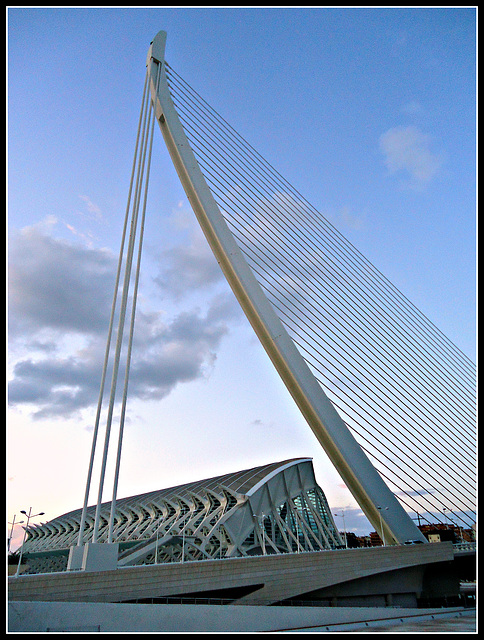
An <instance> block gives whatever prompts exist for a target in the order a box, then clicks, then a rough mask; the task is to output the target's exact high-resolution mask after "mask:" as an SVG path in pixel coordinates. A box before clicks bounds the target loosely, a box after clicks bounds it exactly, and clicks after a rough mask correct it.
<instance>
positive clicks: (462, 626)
mask: <svg viewBox="0 0 484 640" xmlns="http://www.w3.org/2000/svg"><path fill="white" fill-rule="evenodd" d="M345 626H346V629H340V631H342V632H345V631H346V632H347V631H349V629H348V626H347V625H345ZM476 628H477V624H476V610H475V609H468V610H466V611H463V612H462V614H461V615H460V616H459V617H456V618H448V617H439V618H436V619H434V620H410V621H405V620H404V621H403V622H401V621H400V619H395V620H392V621H385V622H382V623H379V624H372V623H369V624H368V626H366V625H364V626H363V625H359V626H358V627H357V626H356V625H354V626H353V628H352V629H351V632H352V633H355V632H356V633H358V632H359V633H388V632H390V633H409V632H412V631H413V632H415V633H473V632H474V633H475V632H476ZM332 631H338V629H332Z"/></svg>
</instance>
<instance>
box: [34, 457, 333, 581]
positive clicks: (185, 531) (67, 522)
mask: <svg viewBox="0 0 484 640" xmlns="http://www.w3.org/2000/svg"><path fill="white" fill-rule="evenodd" d="M110 510H111V503H110V502H108V503H105V504H103V505H102V508H101V522H100V525H99V537H98V542H105V541H106V540H107V532H108V521H109V515H110ZM94 516H95V507H93V506H92V507H89V508H88V510H87V518H86V523H85V530H84V535H83V542H90V541H91V538H92V531H93V527H94ZM80 520H81V509H78V510H76V511H71V512H69V513H66V514H64V515H62V516H59V517H57V518H54V519H53V520H51V521H50V522H46V523H44V524H40V525H36V526H34V525H33V526H32V527H31V528H29V530H28V539H27V541H26V543H25V547H24V552H23V553H24V558H25V561H26V563H27V565H28V569H27V570H28V572H29V573H44V572H52V571H64V570H66V568H67V559H68V555H69V549H70V547H71V546H74V545H76V544H77V542H78V537H79V527H80ZM113 542H117V543H119V558H118V566H131V565H141V564H153V563H167V562H180V561H193V560H203V559H211V558H212V559H214V558H228V557H242V556H251V555H266V554H284V553H291V552H297V551H318V550H325V549H335V548H341V547H342V546H343V545H344V542H343V540H342V538H341V536H340V534H339V533H338V531H337V529H336V526H335V523H334V521H333V517H332V515H331V512H330V509H329V505H328V502H327V500H326V497H325V495H324V493H323V491H322V489H321V488H320V487H319V486H318V484H317V483H316V479H315V477H314V470H313V465H312V461H311V459H308V458H297V459H294V460H286V461H283V462H277V463H272V464H268V465H264V466H261V467H256V468H253V469H248V470H245V471H238V472H235V473H230V474H226V475H223V476H218V477H216V478H210V479H208V480H201V481H199V482H191V483H188V484H184V485H181V486H178V487H172V488H169V489H161V490H158V491H152V492H149V493H144V494H141V495H137V496H132V497H129V498H123V499H119V500H117V502H116V513H115V523H114V529H113Z"/></svg>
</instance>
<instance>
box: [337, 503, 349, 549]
mask: <svg viewBox="0 0 484 640" xmlns="http://www.w3.org/2000/svg"><path fill="white" fill-rule="evenodd" d="M341 511H342V513H335V514H334V515H335V516H341V517H342V518H343V531H344V534H345V547H346V549H347V548H348V536H347V535H346V524H345V510H344V509H342V510H341Z"/></svg>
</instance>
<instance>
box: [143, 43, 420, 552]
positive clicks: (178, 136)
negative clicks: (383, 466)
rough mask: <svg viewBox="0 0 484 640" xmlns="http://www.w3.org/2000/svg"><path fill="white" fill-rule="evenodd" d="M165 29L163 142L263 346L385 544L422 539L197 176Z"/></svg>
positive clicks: (156, 64)
mask: <svg viewBox="0 0 484 640" xmlns="http://www.w3.org/2000/svg"><path fill="white" fill-rule="evenodd" d="M165 44H166V32H164V31H160V32H159V33H158V34H157V35H156V37H155V39H154V40H153V42H152V43H151V46H150V48H149V51H148V56H147V67H148V78H149V85H150V91H151V99H152V102H153V107H154V111H155V118H156V121H157V122H158V124H159V126H160V128H161V131H162V134H163V137H164V140H165V143H166V146H167V148H168V151H169V153H170V156H171V158H172V161H173V164H174V166H175V168H176V171H177V173H178V176H179V178H180V181H181V183H182V186H183V188H184V190H185V193H186V195H187V197H188V199H189V201H190V204H191V206H192V209H193V211H194V213H195V215H196V217H197V219H198V222H199V224H200V226H201V228H202V230H203V232H204V234H205V237H206V239H207V241H208V243H209V245H210V247H211V249H212V251H213V253H214V255H215V257H216V259H217V261H218V263H219V264H220V267H221V268H222V271H223V273H224V275H225V278H226V279H227V281H228V283H229V285H230V287H231V288H232V290H233V292H234V294H235V296H236V298H237V300H238V301H239V303H240V305H241V307H242V309H243V310H244V312H245V314H246V316H247V318H248V320H249V321H250V323H251V325H252V327H253V329H254V331H255V333H256V335H257V336H258V338H259V340H260V342H261V344H262V345H263V347H264V349H265V350H266V352H267V354H268V355H269V357H270V359H271V361H272V363H273V364H274V366H275V368H276V370H277V371H278V373H279V375H280V376H281V378H282V380H283V382H284V383H285V385H286V387H287V389H288V390H289V392H290V393H291V395H292V397H293V399H294V400H295V402H296V404H297V406H298V407H299V409H300V411H301V413H302V414H303V416H304V418H305V419H306V421H307V422H308V424H309V426H310V427H311V429H312V431H313V432H314V434H315V436H316V438H317V439H318V441H319V442H320V444H321V446H322V447H323V449H324V450H325V451H326V453H327V455H328V457H329V458H330V460H331V461H332V463H333V464H334V466H335V467H336V469H337V471H338V472H339V474H340V476H341V477H342V479H343V481H344V482H345V484H346V486H347V487H348V489H349V490H350V491H351V493H352V494H353V496H354V498H355V499H356V501H357V502H358V504H359V505H360V507H361V509H362V510H363V512H364V513H365V515H366V517H367V518H368V519H369V521H370V522H371V524H372V525H373V526H374V527H375V530H376V531H378V532H379V534H380V536H381V537H382V539H384V540H385V542H386V543H387V544H403V543H404V542H406V541H407V540H421V541H422V542H425V541H426V539H425V537H424V536H423V534H422V533H421V532H420V531H419V529H418V528H417V526H416V525H415V524H414V522H413V521H412V519H411V518H410V516H409V515H408V514H407V512H406V511H405V510H404V508H403V507H402V505H401V504H400V502H399V501H398V500H397V498H396V497H395V495H394V494H393V492H392V491H391V490H390V489H389V488H388V486H387V485H386V483H385V482H384V481H383V479H382V478H381V476H380V475H379V473H378V472H377V470H376V469H375V467H374V466H373V465H372V463H371V462H370V460H369V459H368V457H367V456H366V454H365V453H364V452H363V450H362V449H361V447H360V445H359V444H358V442H357V441H356V440H355V438H354V437H353V435H352V434H351V432H350V431H349V429H348V427H347V426H346V424H345V423H344V421H343V420H342V418H341V417H340V415H339V413H338V412H337V411H336V409H335V408H334V406H333V404H332V403H331V401H330V400H329V398H328V397H327V396H326V394H325V392H324V391H323V389H322V388H321V385H320V384H319V383H318V381H317V380H316V378H315V377H314V375H313V373H312V372H311V370H310V369H309V367H308V365H307V363H306V362H305V360H304V358H303V357H302V356H301V354H300V352H299V351H298V349H297V347H296V345H295V344H294V342H293V340H292V339H291V337H290V336H289V334H288V333H287V331H286V329H285V327H284V326H283V324H282V322H281V320H280V319H279V317H278V316H277V314H276V313H275V311H274V309H273V307H272V305H271V303H270V302H269V300H268V299H267V297H266V296H265V294H264V292H263V290H262V288H261V286H260V285H259V283H258V281H257V279H256V277H255V276H254V274H253V272H252V270H251V268H250V267H249V265H248V263H247V262H246V259H245V258H244V256H243V254H242V252H241V250H240V248H239V246H238V245H237V243H236V241H235V239H234V237H233V235H232V233H231V231H230V229H229V227H228V225H227V223H226V222H225V220H224V218H223V216H222V214H221V212H220V209H219V207H218V205H217V203H216V201H215V198H214V196H213V195H212V192H211V191H210V188H209V186H208V184H207V182H206V180H205V178H204V176H203V174H202V171H201V169H200V167H199V164H198V162H197V160H196V158H195V155H194V153H193V151H192V149H191V147H190V144H189V141H188V139H187V137H186V135H185V132H184V130H183V126H182V124H181V122H180V119H179V117H178V114H177V112H176V109H175V106H174V104H173V101H172V98H171V95H170V90H169V86H168V81H167V77H166V73H165V57H164V56H165Z"/></svg>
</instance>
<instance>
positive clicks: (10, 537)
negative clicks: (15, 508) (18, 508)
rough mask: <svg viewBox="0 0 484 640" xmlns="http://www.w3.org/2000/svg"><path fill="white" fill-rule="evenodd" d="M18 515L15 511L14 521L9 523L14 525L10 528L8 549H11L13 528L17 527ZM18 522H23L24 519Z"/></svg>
mask: <svg viewBox="0 0 484 640" xmlns="http://www.w3.org/2000/svg"><path fill="white" fill-rule="evenodd" d="M16 517H17V514H16V513H15V514H14V516H13V522H9V523H8V524H11V525H12V528H11V529H10V535H9V537H8V543H7V551H10V544H11V542H12V538H13V528H14V527H15V518H16ZM17 524H23V520H19V522H17Z"/></svg>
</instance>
